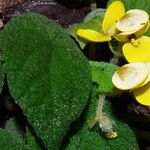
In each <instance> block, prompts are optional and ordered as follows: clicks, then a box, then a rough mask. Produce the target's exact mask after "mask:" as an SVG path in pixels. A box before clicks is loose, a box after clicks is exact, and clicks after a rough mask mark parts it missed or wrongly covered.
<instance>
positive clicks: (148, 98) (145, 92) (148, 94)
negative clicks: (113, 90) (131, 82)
mask: <svg viewBox="0 0 150 150" xmlns="http://www.w3.org/2000/svg"><path fill="white" fill-rule="evenodd" d="M133 93H134V96H135V98H136V100H137V101H138V102H139V103H140V104H142V105H146V106H150V82H149V83H147V84H146V85H144V86H142V87H141V88H138V89H135V90H134V92H133Z"/></svg>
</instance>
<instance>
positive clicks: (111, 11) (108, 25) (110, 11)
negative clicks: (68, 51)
mask: <svg viewBox="0 0 150 150" xmlns="http://www.w3.org/2000/svg"><path fill="white" fill-rule="evenodd" d="M124 15H125V8H124V5H123V4H122V3H121V2H120V1H115V2H113V3H112V4H111V5H110V6H109V7H108V8H107V10H106V13H105V16H104V19H103V23H102V30H103V32H104V33H100V32H97V31H94V30H91V29H78V31H77V35H78V36H80V37H82V38H84V39H86V40H88V41H92V42H105V41H110V40H111V36H113V35H114V34H115V32H116V28H115V23H116V21H118V20H119V19H121V18H122V17H123V16H124Z"/></svg>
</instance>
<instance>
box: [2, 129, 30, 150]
mask: <svg viewBox="0 0 150 150" xmlns="http://www.w3.org/2000/svg"><path fill="white" fill-rule="evenodd" d="M0 147H1V149H3V150H27V149H28V147H27V146H26V145H25V144H24V143H23V142H22V140H20V139H19V138H16V137H15V136H13V135H12V134H10V133H9V132H7V131H5V130H3V129H0Z"/></svg>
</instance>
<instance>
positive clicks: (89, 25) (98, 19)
mask: <svg viewBox="0 0 150 150" xmlns="http://www.w3.org/2000/svg"><path fill="white" fill-rule="evenodd" d="M98 13H99V15H98ZM103 15H104V10H103V9H96V10H94V11H93V12H91V13H90V14H89V15H87V17H86V18H85V20H84V21H83V22H81V23H78V24H74V25H73V26H71V27H70V28H68V32H69V33H70V34H71V35H72V36H73V37H74V38H75V39H76V41H77V42H78V43H79V45H80V47H81V49H84V48H85V46H86V44H87V43H88V41H85V40H84V39H81V38H80V37H78V36H77V34H76V33H77V30H78V29H92V30H95V31H98V32H102V29H101V28H102V27H101V25H102V20H103Z"/></svg>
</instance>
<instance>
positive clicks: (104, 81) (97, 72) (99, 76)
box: [89, 61, 117, 93]
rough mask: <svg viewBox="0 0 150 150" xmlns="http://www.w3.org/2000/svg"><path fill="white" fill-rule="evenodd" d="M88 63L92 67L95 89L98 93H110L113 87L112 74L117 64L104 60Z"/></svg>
mask: <svg viewBox="0 0 150 150" xmlns="http://www.w3.org/2000/svg"><path fill="white" fill-rule="evenodd" d="M89 63H90V65H91V69H92V80H93V82H96V83H97V85H98V88H97V91H98V92H99V93H112V90H113V88H114V85H113V83H112V76H113V74H114V72H115V71H116V69H117V66H115V65H113V64H111V63H106V62H96V61H89Z"/></svg>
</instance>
